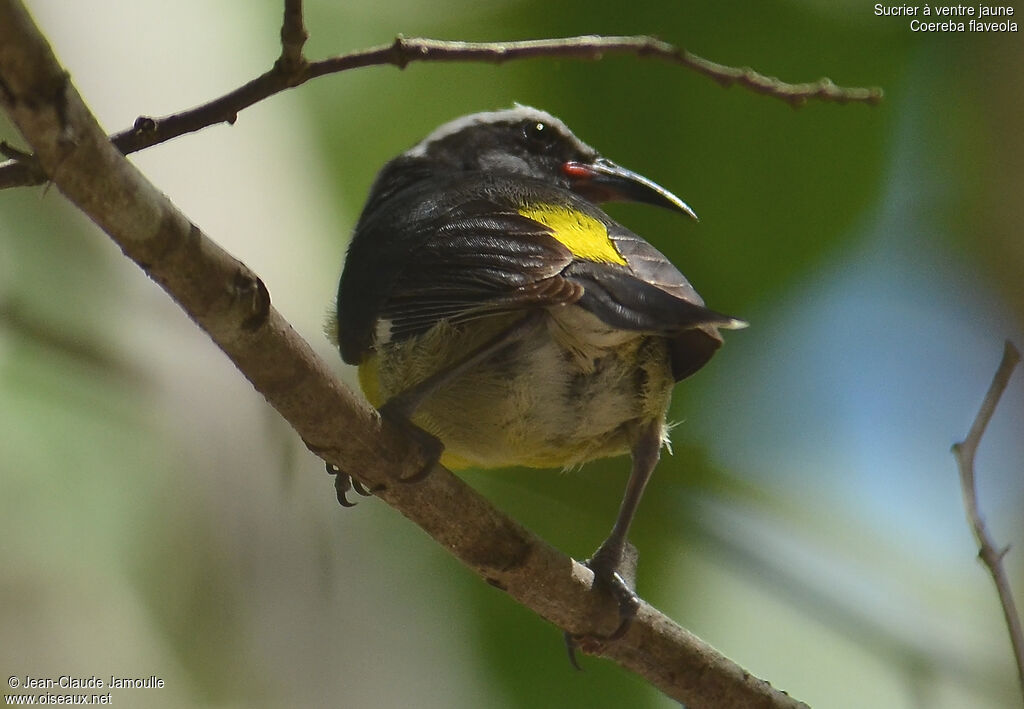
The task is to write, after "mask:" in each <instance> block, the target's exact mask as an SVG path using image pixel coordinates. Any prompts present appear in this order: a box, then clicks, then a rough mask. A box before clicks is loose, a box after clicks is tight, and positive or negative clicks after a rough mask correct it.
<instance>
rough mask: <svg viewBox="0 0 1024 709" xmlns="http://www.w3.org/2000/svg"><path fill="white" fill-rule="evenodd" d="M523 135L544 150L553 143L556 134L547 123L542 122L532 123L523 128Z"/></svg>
mask: <svg viewBox="0 0 1024 709" xmlns="http://www.w3.org/2000/svg"><path fill="white" fill-rule="evenodd" d="M523 133H524V134H525V135H526V139H527V140H528V141H530V143H532V144H533V145H535V146H537V147H540V148H543V147H547V146H548V145H550V144H551V143H552V141H553V140H554V138H555V133H554V131H553V130H551V128H549V127H548V125H547V124H546V123H542V122H541V121H530V122H528V123H526V124H525V125H524V126H523Z"/></svg>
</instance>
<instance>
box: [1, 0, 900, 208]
mask: <svg viewBox="0 0 1024 709" xmlns="http://www.w3.org/2000/svg"><path fill="white" fill-rule="evenodd" d="M306 37H307V35H306V30H305V27H304V25H303V22H302V2H301V0H288V2H286V3H285V15H284V23H283V25H282V27H281V47H282V51H281V56H280V58H279V59H278V60H277V62H276V63H275V64H274V67H273V68H272V69H271V70H270V71H268V72H266V73H264V74H262V75H260V76H258V77H256V78H255V79H253V80H252V81H249V82H248V83H246V84H244V85H243V86H240V87H238V88H237V89H235V90H234V91H231V92H230V93H227V94H225V95H223V96H221V97H219V98H216V99H213V100H212V101H209V102H207V103H204V104H203V105H201V106H197V107H195V108H192V109H189V110H187V111H182V112H180V113H175V114H171V115H169V116H164V117H163V118H151V117H148V116H140V117H139V118H138V119H136V121H135V124H134V125H133V126H132V127H131V128H129V129H127V130H123V131H121V132H120V133H116V134H114V135H113V136H111V137H110V140H111V141H112V142H113V143H114V145H116V146H117V148H118V150H120V151H121V152H122V153H123V154H125V155H128V154H130V153H134V152H136V151H139V150H143V149H145V148H149V147H152V146H154V145H158V144H159V143H163V142H165V141H168V140H171V139H172V138H177V137H178V136H181V135H184V134H186V133H192V132H194V131H197V130H201V129H203V128H207V127H209V126H212V125H216V124H219V123H229V124H233V123H234V122H235V120H236V119H237V118H238V113H239V112H240V111H242V110H244V109H246V108H248V107H249V106H252V105H253V104H256V103H259V102H260V101H262V100H264V99H266V98H268V97H270V96H273V95H274V94H276V93H280V92H281V91H284V90H285V89H290V88H294V87H296V86H300V85H302V84H304V83H306V82H307V81H309V80H310V79H315V78H317V77H320V76H326V75H328V74H336V73H339V72H343V71H350V70H353V69H359V68H362V67H369V66H381V65H393V66H397V67H398V68H399V69H404V68H405V67H406V65H408V64H410V63H412V62H488V63H492V64H501V63H504V62H507V61H513V60H518V59H530V58H536V57H561V58H572V59H584V60H590V61H596V60H599V59H601V58H603V57H604V55H606V54H633V55H636V56H639V57H656V58H659V59H662V60H664V61H668V62H672V63H674V64H679V65H682V66H685V67H687V68H689V69H692V70H693V71H696V72H698V73H700V74H703V75H705V76H707V77H710V78H711V79H713V80H715V81H717V82H718V83H719V84H721V85H723V86H731V85H733V84H739V85H740V86H743V87H745V88H747V89H750V90H751V91H754V92H756V93H761V94H765V95H767V96H774V97H775V98H778V99H781V100H783V101H786V102H787V103H789V104H790V105H791V106H794V107H797V106H802V105H803V104H805V103H807V101H809V100H811V99H817V100H822V101H832V102H836V103H848V102H849V103H869V104H877V103H879V102H880V101H881V100H882V90H881V89H879V88H843V87H840V86H836V85H835V84H834V83H832V81H831V80H830V79H827V78H823V79H819V80H818V81H814V82H809V83H802V84H789V83H786V82H784V81H780V80H779V79H776V78H772V77H767V76H764V75H762V74H759V73H757V72H756V71H754V70H753V69H751V68H750V67H740V68H737V67H730V66H725V65H723V64H718V63H716V62H712V61H709V60H707V59H704V58H703V57H700V56H697V55H696V54H693V53H692V52H688V51H686V50H685V49H680V48H678V47H675V46H673V45H671V44H668V43H667V42H662V41H660V40H657V39H655V38H653V37H644V36H639V37H601V36H582V37H565V38H562V39H538V40H526V41H520V42H452V41H447V40H438V39H425V38H405V37H402V36H401V35H399V36H398V37H396V38H395V41H394V42H392V43H391V44H388V45H382V46H379V47H371V48H369V49H362V50H357V51H355V52H350V53H348V54H342V55H339V56H336V57H329V58H327V59H323V60H320V61H317V62H312V63H310V62H307V61H306V60H305V58H304V57H303V55H302V47H303V45H304V43H305V41H306ZM45 179H46V178H45V173H44V171H42V170H41V169H40V167H39V165H38V163H37V162H36V161H35V160H34V159H32V160H28V159H21V160H11V161H9V162H6V163H4V164H3V165H0V189H4V188H8V187H19V186H28V185H39V184H42V183H43V182H44V181H45Z"/></svg>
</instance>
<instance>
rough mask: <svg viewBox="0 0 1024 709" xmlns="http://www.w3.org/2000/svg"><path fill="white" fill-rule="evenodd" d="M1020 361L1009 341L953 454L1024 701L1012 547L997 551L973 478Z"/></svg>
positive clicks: (1023, 642) (1022, 636)
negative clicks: (1006, 562) (1009, 569)
mask: <svg viewBox="0 0 1024 709" xmlns="http://www.w3.org/2000/svg"><path fill="white" fill-rule="evenodd" d="M1018 362H1020V352H1019V351H1018V350H1017V348H1016V347H1015V346H1014V345H1013V343H1012V342H1010V341H1009V340H1007V341H1006V345H1005V347H1004V348H1003V359H1002V362H1000V363H999V369H997V370H996V374H995V376H994V377H993V378H992V384H991V386H989V389H988V393H987V394H986V395H985V400H984V401H983V402H982V403H981V409H980V410H979V411H978V415H977V417H976V418H975V419H974V424H973V425H972V426H971V430H970V432H968V434H967V438H965V439H964V440H963V441H962V442H961V443H956V444H954V445H953V455H954V457H955V458H956V462H957V465H958V466H959V467H960V486H961V488H962V489H963V496H964V507H965V508H966V510H967V521H968V522H969V523H970V525H971V531H972V532H974V538H975V539H976V540H977V542H978V556H979V557H980V558H981V560H982V562H984V564H985V566H986V567H987V568H988V571H989V573H990V574H991V575H992V581H993V582H995V585H996V592H997V593H998V594H999V603H1000V604H1001V605H1002V608H1003V616H1004V618H1005V619H1006V627H1007V629H1008V630H1009V632H1010V644H1011V645H1012V646H1013V654H1014V658H1015V659H1016V661H1017V673H1018V675H1019V677H1020V689H1021V699H1022V700H1024V632H1022V631H1021V622H1020V615H1019V614H1018V613H1017V607H1016V604H1015V603H1014V600H1013V592H1012V590H1011V589H1010V580H1009V578H1008V577H1007V575H1006V569H1004V568H1003V556H1005V555H1006V552H1007V551H1008V550H1009V547H1003V548H1002V549H1000V548H998V547H997V546H996V544H995V542H994V541H993V540H992V536H991V535H990V534H989V532H988V527H987V526H986V525H985V520H984V519H982V516H981V511H980V509H979V506H978V488H977V484H976V482H975V476H974V457H975V454H976V453H977V451H978V445H979V444H980V443H981V437H982V436H983V435H985V428H986V427H987V426H988V422H989V420H990V419H991V418H992V414H993V413H994V412H995V410H996V406H997V405H998V404H999V399H1000V398H1001V397H1002V395H1003V392H1004V391H1006V386H1007V384H1009V382H1010V376H1011V375H1012V374H1013V370H1014V368H1015V367H1016V366H1017V363H1018Z"/></svg>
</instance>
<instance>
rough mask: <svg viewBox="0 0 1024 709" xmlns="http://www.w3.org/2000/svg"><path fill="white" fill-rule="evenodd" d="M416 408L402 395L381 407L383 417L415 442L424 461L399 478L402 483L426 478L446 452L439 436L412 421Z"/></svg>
mask: <svg viewBox="0 0 1024 709" xmlns="http://www.w3.org/2000/svg"><path fill="white" fill-rule="evenodd" d="M414 409H415V406H413V405H409V404H407V402H406V401H405V400H404V399H402V397H401V395H399V396H396V397H394V398H392V399H389V400H388V401H387V402H386V403H385V404H384V405H383V406H381V407H380V416H381V418H382V419H384V420H385V421H387V422H388V423H390V424H392V425H393V426H395V427H396V428H398V430H399V431H401V432H402V433H403V434H404V435H405V436H406V437H407V438H409V439H411V440H412V441H413V442H414V443H415V445H416V447H417V448H418V449H419V451H420V456H421V460H422V461H423V465H422V466H421V467H420V468H419V470H417V471H416V472H415V473H413V474H412V475H406V476H405V477H400V478H398V482H400V483H417V482H419V481H421V480H423V479H424V478H426V477H427V475H429V474H430V471H431V470H433V469H434V466H435V465H437V464H438V462H439V461H440V460H441V454H442V453H443V452H444V444H443V443H441V441H440V439H438V438H437V436H435V435H433V434H431V433H428V432H427V431H424V430H423V429H422V428H420V427H419V426H417V425H416V424H414V423H413V422H412V411H413V410H414Z"/></svg>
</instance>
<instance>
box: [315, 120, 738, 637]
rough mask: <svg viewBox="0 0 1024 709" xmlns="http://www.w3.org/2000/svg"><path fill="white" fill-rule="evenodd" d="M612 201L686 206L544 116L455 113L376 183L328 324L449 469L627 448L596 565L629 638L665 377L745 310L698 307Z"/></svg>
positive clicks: (539, 463)
mask: <svg viewBox="0 0 1024 709" xmlns="http://www.w3.org/2000/svg"><path fill="white" fill-rule="evenodd" d="M616 200H618V201H631V202H644V203H647V204H653V205H657V206H660V207H665V208H668V209H671V210H674V211H677V212H682V213H683V214H686V215H688V216H690V217H694V216H695V215H694V214H693V211H692V210H691V209H690V208H689V207H688V206H687V205H686V204H685V203H684V202H683V201H682V200H680V199H679V198H678V197H676V196H675V195H673V194H671V193H670V192H668V191H667V190H665V189H663V188H662V187H660V186H658V185H657V184H655V183H654V182H652V181H650V180H648V179H647V178H645V177H642V176H640V175H638V174H636V173H633V172H631V171H629V170H626V169H624V168H622V167H619V166H618V165H616V164H614V163H612V162H610V161H609V160H606V159H605V158H603V157H601V156H600V155H599V154H598V153H597V152H596V151H595V150H594V149H593V148H591V147H590V146H588V145H586V144H585V143H583V142H582V141H581V140H579V139H578V138H577V137H576V136H575V135H573V134H572V132H570V131H569V129H568V128H567V127H566V126H565V124H563V123H562V122H561V121H560V120H558V119H557V118H555V117H553V116H551V115H549V114H548V113H545V112H544V111H540V110H537V109H534V108H529V107H526V106H516V107H515V108H512V109H508V110H502V111H493V112H485V113H476V114H473V115H469V116H464V117H462V118H458V119H456V120H454V121H451V122H450V123H446V124H445V125H442V126H441V127H440V128H438V129H436V130H435V131H434V132H433V133H431V134H430V135H429V136H427V137H426V138H425V139H424V140H423V141H422V142H420V143H419V144H417V145H415V146H414V147H412V148H410V149H409V150H407V151H406V152H404V153H402V154H401V155H399V156H398V157H396V158H394V159H393V160H391V161H390V162H389V163H387V164H386V165H385V166H384V168H383V169H382V170H381V171H380V174H379V175H378V176H377V179H376V181H375V182H374V184H373V187H372V188H371V190H370V195H369V198H368V199H367V202H366V205H365V207H364V208H363V212H362V215H361V216H360V218H359V222H358V224H357V225H356V228H355V233H354V235H353V237H352V242H351V245H350V246H349V249H348V255H347V257H346V260H345V266H344V271H343V273H342V276H341V282H340V284H339V286H338V300H337V322H336V330H335V329H333V328H332V330H333V331H334V332H335V333H336V336H337V342H338V345H339V347H340V349H341V356H342V358H343V359H344V360H345V361H346V362H348V363H349V364H353V365H358V366H359V381H360V384H361V386H362V388H363V391H364V392H365V394H366V396H367V398H368V399H369V400H370V402H371V403H372V404H373V405H374V406H377V407H378V408H379V409H380V410H381V412H382V414H383V415H385V416H389V417H393V418H394V419H397V420H399V421H404V422H406V423H407V422H412V423H413V424H415V426H416V427H418V428H419V429H421V433H422V432H426V433H427V434H430V436H432V437H434V438H436V439H437V440H438V441H440V444H442V445H443V454H442V455H441V462H442V463H443V464H445V465H446V466H448V467H450V468H456V469H457V468H462V467H467V466H477V467H483V468H490V467H498V466H510V465H524V466H531V467H562V468H566V467H571V466H576V465H578V464H581V463H585V462H587V461H590V460H594V459H595V458H602V457H607V456H614V455H619V454H622V453H627V452H629V453H631V455H632V471H631V474H630V477H629V482H628V483H627V485H626V491H625V494H624V496H623V500H622V504H621V508H620V510H619V514H618V517H617V519H616V521H615V524H614V526H613V528H612V531H611V534H610V535H609V536H608V538H607V539H606V540H605V541H604V543H602V544H601V546H600V547H599V548H598V549H597V551H596V552H595V553H594V554H593V556H591V557H590V559H589V560H587V562H586V563H587V565H588V566H589V567H590V568H591V569H592V570H593V571H594V575H595V583H596V584H598V585H601V586H604V587H605V588H607V589H609V590H610V591H611V592H612V593H613V594H614V596H615V597H616V599H617V600H618V602H619V608H620V618H621V623H620V626H619V631H618V632H619V633H621V632H624V631H625V629H626V627H627V626H628V622H629V620H630V619H631V617H632V615H633V614H634V613H635V611H636V608H637V604H638V599H637V597H636V595H635V593H634V592H633V580H632V579H633V569H632V568H630V567H632V566H633V565H634V564H635V555H634V552H633V550H632V548H631V545H629V543H628V541H627V534H628V531H629V525H630V522H631V521H632V519H633V516H634V513H635V511H636V508H637V505H638V503H639V501H640V497H641V495H642V493H643V489H644V486H645V484H646V483H647V480H648V478H649V477H650V475H651V472H652V470H653V469H654V466H655V464H656V463H657V461H658V457H659V452H660V450H661V447H662V445H663V444H665V443H666V441H667V428H666V423H665V417H666V412H667V409H668V405H669V399H670V397H671V393H672V388H673V385H674V384H675V382H677V381H679V380H681V379H683V378H685V377H688V376H690V375H691V374H693V373H694V372H696V371H697V370H698V369H700V368H701V367H702V366H704V364H706V363H707V362H708V360H709V359H710V358H711V356H712V355H713V354H714V353H715V351H716V350H717V349H718V348H719V346H721V344H722V338H721V335H720V334H719V329H720V328H738V327H742V326H744V324H745V323H743V322H742V321H740V320H737V319H736V318H733V317H730V316H728V315H722V314H721V313H717V312H715V311H713V310H709V309H708V308H706V307H705V306H704V301H703V300H702V299H701V297H700V296H699V295H698V294H697V292H696V291H695V290H694V289H693V287H692V286H691V285H690V283H689V282H688V281H687V280H686V278H685V277H684V276H683V274H682V273H680V272H679V270H678V269H677V268H676V267H675V266H673V265H672V263H670V262H669V260H668V259H667V258H665V256H663V255H662V254H661V253H660V252H659V251H658V250H657V249H655V248H654V247H653V246H651V245H650V244H649V243H647V242H646V241H645V240H644V239H642V238H640V237H639V236H637V235H636V234H634V233H633V232H631V231H629V230H628V229H626V228H625V227H623V226H622V225H620V224H618V223H617V222H615V221H614V220H612V219H611V218H610V217H609V216H608V215H606V214H605V213H604V212H603V211H602V210H601V209H600V208H599V207H598V204H599V203H601V202H608V201H616ZM437 449H438V451H440V450H441V448H440V445H439V446H438V448H437ZM340 477H342V476H340ZM344 484H345V485H346V486H347V484H348V479H347V478H345V480H344ZM346 489H347V487H346ZM356 489H357V490H359V491H361V492H365V491H364V490H362V489H361V488H359V487H358V486H357V488H356ZM339 491H341V494H340V496H339V500H342V501H343V502H345V500H344V494H343V488H340V487H339ZM620 572H621V573H620Z"/></svg>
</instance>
